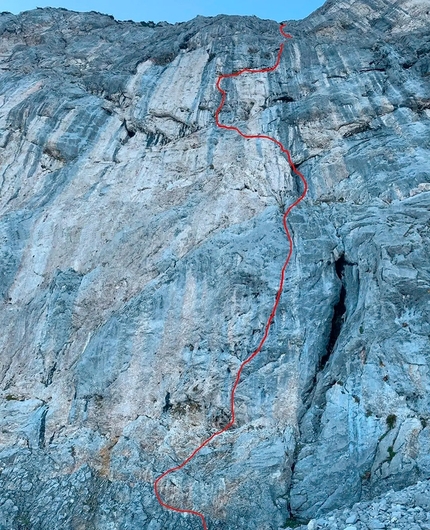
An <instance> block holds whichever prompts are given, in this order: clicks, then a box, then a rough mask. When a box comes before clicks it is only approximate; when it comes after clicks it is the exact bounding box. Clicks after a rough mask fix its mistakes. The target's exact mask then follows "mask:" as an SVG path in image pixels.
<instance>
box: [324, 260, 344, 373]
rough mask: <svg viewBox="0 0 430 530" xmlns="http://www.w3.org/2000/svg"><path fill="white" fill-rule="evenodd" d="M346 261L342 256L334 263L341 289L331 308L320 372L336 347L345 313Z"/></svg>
mask: <svg viewBox="0 0 430 530" xmlns="http://www.w3.org/2000/svg"><path fill="white" fill-rule="evenodd" d="M346 263H347V262H346V261H345V258H344V256H343V255H342V256H341V257H340V258H339V259H338V260H336V262H335V270H336V274H337V277H338V278H339V280H340V281H341V282H342V284H341V288H340V291H339V298H338V300H337V302H336V304H335V306H334V308H333V316H332V319H331V328H330V335H329V339H328V343H327V348H326V352H325V354H324V355H323V356H322V357H321V360H320V370H322V369H323V368H324V367H325V365H326V364H327V362H328V360H329V359H330V356H331V354H332V353H333V350H334V348H335V346H336V343H337V340H338V338H339V335H340V332H341V329H342V325H343V323H344V321H345V313H346V305H345V298H346V289H345V278H344V271H345V265H346Z"/></svg>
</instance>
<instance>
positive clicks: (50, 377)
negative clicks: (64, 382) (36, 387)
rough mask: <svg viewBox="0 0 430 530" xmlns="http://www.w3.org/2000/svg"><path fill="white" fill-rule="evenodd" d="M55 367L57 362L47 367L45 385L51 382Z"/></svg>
mask: <svg viewBox="0 0 430 530" xmlns="http://www.w3.org/2000/svg"><path fill="white" fill-rule="evenodd" d="M56 369H57V363H54V364H53V365H52V366H51V368H50V369H49V372H48V375H47V376H46V381H45V386H49V385H50V384H51V383H52V379H53V377H54V373H55V370H56Z"/></svg>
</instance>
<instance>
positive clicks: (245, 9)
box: [0, 0, 324, 23]
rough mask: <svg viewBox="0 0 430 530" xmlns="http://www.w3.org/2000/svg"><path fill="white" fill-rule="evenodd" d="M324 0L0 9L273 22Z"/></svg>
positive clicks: (100, 2) (4, 2)
mask: <svg viewBox="0 0 430 530" xmlns="http://www.w3.org/2000/svg"><path fill="white" fill-rule="evenodd" d="M323 3H324V0H300V1H297V0H271V1H262V0H182V1H178V0H164V1H163V2H154V1H153V0H121V1H118V0H60V1H58V2H57V1H55V0H49V1H47V2H45V1H43V0H0V11H10V12H11V13H15V14H18V13H20V12H22V11H27V10H29V9H36V7H63V8H66V9H70V10H73V11H98V12H100V13H106V14H109V15H113V16H114V17H115V18H116V19H118V20H135V21H138V22H139V21H149V20H152V21H154V22H160V21H166V22H171V23H174V22H184V21H186V20H191V19H192V18H194V17H195V16H197V15H203V16H214V15H218V14H227V15H256V16H258V17H260V18H268V19H273V20H277V21H281V20H298V19H302V18H305V17H306V16H308V15H310V14H311V13H312V12H313V11H315V9H317V8H318V7H321V5H322V4H323Z"/></svg>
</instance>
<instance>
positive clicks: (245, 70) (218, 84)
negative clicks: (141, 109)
mask: <svg viewBox="0 0 430 530" xmlns="http://www.w3.org/2000/svg"><path fill="white" fill-rule="evenodd" d="M284 27H285V24H281V26H280V27H279V31H280V32H281V35H282V36H283V37H285V38H287V39H291V38H292V36H291V35H290V34H288V33H285V32H284ZM283 50H284V43H282V44H281V46H280V47H279V51H278V56H277V59H276V62H275V64H274V65H273V66H269V67H268V68H259V69H252V68H243V69H242V70H239V71H238V72H233V73H231V74H221V75H219V76H218V79H217V81H216V88H217V89H218V91H219V92H220V93H221V103H220V104H219V106H218V108H217V109H216V111H215V122H216V125H217V126H218V127H219V128H220V129H227V130H229V131H235V132H237V133H238V134H240V136H242V137H243V138H246V139H248V140H250V139H263V140H269V141H271V142H273V143H274V144H276V145H277V146H278V147H279V148H280V150H281V151H282V152H283V153H284V154H285V155H286V156H287V160H288V163H289V164H290V167H291V170H292V171H293V172H294V173H295V174H296V175H298V176H299V177H300V179H301V181H302V183H303V191H302V194H301V195H300V197H299V198H298V199H296V200H295V201H294V202H293V204H291V205H290V206H289V207H288V208H287V210H286V211H285V213H284V215H283V218H282V223H283V225H284V230H285V233H286V235H287V238H288V243H289V251H288V255H287V258H286V259H285V262H284V265H283V267H282V270H281V277H280V280H279V287H278V291H277V293H276V298H275V302H274V304H273V308H272V311H271V313H270V316H269V318H268V320H267V323H266V327H265V329H264V334H263V337H262V339H261V340H260V343H259V345H258V346H257V349H256V350H255V351H254V352H253V353H252V354H251V355H249V357H247V358H246V359H245V360H244V361H243V362H242V364H241V365H240V367H239V370H238V372H237V375H236V379H235V380H234V384H233V388H232V390H231V397H230V413H231V419H230V421H229V422H228V423H227V425H226V426H225V427H224V428H223V429H221V430H220V431H217V432H215V433H214V434H212V436H210V437H209V438H207V439H206V440H205V441H204V442H202V443H201V444H200V445H199V446H198V447H197V448H196V449H195V450H194V451H193V452H192V453H191V454H190V456H189V457H188V458H186V459H185V460H184V461H183V462H182V463H181V464H179V465H178V466H176V467H172V468H171V469H168V470H167V471H165V472H164V473H163V474H162V475H160V476H159V477H158V478H157V479H156V480H155V482H154V492H155V496H156V497H157V500H158V502H159V503H160V504H161V506H163V507H164V508H167V509H168V510H173V511H174V512H179V513H189V514H191V515H196V516H197V517H200V519H201V521H202V524H203V529H204V530H208V525H207V523H206V519H205V516H204V515H203V514H202V513H200V512H198V511H195V510H187V509H184V508H177V507H175V506H171V505H170V504H167V503H165V502H164V501H163V499H162V498H161V496H160V493H159V491H158V485H159V483H160V481H161V480H163V478H164V477H166V476H167V475H170V473H174V472H175V471H179V470H180V469H182V468H183V467H184V466H186V465H187V464H188V462H189V461H190V460H192V459H193V458H194V457H195V456H196V455H197V453H199V452H200V451H201V450H202V449H203V447H205V446H206V445H208V444H209V443H210V442H211V441H212V440H213V439H214V438H215V437H216V436H219V435H220V434H222V433H224V432H226V431H228V430H229V429H230V428H231V427H232V426H233V424H234V422H235V411H234V396H235V393H236V389H237V386H238V384H239V381H240V377H241V375H242V371H243V369H244V368H245V366H246V365H247V364H248V363H250V362H251V361H252V359H254V357H256V356H257V355H258V354H259V353H260V351H261V349H262V348H263V346H264V343H265V342H266V339H267V337H268V335H269V330H270V325H271V323H272V321H273V319H274V317H275V313H276V310H277V308H278V305H279V300H280V299H281V295H282V290H283V287H284V282H285V270H286V268H287V266H288V263H289V262H290V259H291V255H292V253H293V239H292V237H291V234H290V231H289V230H288V226H287V217H288V215H289V214H290V212H291V210H292V209H293V208H295V207H296V206H297V205H298V204H299V203H300V202H301V201H302V200H303V199H304V198H305V196H306V193H307V191H308V183H307V182H306V179H305V177H304V176H303V175H302V173H301V172H300V171H299V170H298V169H297V168H296V166H295V165H294V163H293V161H292V158H291V154H290V152H289V151H288V149H286V148H285V147H284V146H283V145H282V143H281V142H280V141H279V140H276V139H275V138H272V137H271V136H267V135H266V134H246V133H244V132H242V131H241V130H240V129H238V128H237V127H235V126H234V125H224V124H223V123H221V122H220V121H219V115H220V112H221V110H222V108H223V106H224V103H225V100H226V97H227V93H226V91H225V90H224V89H223V88H221V81H222V80H223V79H227V78H230V77H238V76H239V75H242V74H245V73H249V74H262V73H266V72H273V71H274V70H276V69H277V68H278V66H279V64H280V62H281V56H282V52H283Z"/></svg>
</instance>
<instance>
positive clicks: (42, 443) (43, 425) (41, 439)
mask: <svg viewBox="0 0 430 530" xmlns="http://www.w3.org/2000/svg"><path fill="white" fill-rule="evenodd" d="M47 414H48V407H45V408H44V409H43V411H42V415H41V417H40V425H39V447H40V448H41V449H42V448H43V447H45V432H46V415H47Z"/></svg>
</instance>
